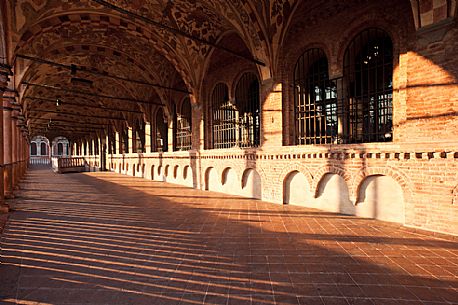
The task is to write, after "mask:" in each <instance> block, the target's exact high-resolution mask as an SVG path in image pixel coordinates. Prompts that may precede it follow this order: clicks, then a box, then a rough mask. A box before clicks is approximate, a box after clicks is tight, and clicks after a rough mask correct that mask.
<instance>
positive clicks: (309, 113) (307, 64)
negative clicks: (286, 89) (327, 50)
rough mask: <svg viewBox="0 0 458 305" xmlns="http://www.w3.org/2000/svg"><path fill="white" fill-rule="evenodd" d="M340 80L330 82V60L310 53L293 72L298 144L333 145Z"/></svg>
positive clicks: (315, 52)
mask: <svg viewBox="0 0 458 305" xmlns="http://www.w3.org/2000/svg"><path fill="white" fill-rule="evenodd" d="M338 83H339V81H338V80H332V81H330V80H329V75H328V60H327V58H326V55H325V54H324V52H323V51H322V50H321V49H310V50H308V51H306V52H305V53H304V54H302V56H301V57H300V58H299V59H298V61H297V63H296V67H295V69H294V98H295V99H294V101H295V122H296V133H295V135H296V144H297V145H301V144H328V143H334V142H335V141H336V139H337V132H338V117H337V111H338V99H337V92H338V90H337V84H338Z"/></svg>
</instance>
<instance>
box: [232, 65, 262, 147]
mask: <svg viewBox="0 0 458 305" xmlns="http://www.w3.org/2000/svg"><path fill="white" fill-rule="evenodd" d="M235 107H236V109H237V116H238V117H237V120H236V122H237V132H236V137H237V139H236V142H237V145H238V146H239V147H256V146H259V144H260V129H261V118H260V113H261V111H260V98H259V81H258V78H257V76H256V75H255V74H253V73H250V72H248V73H245V74H243V75H242V77H241V78H240V80H239V82H238V83H237V87H236V89H235Z"/></svg>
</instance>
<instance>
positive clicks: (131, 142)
mask: <svg viewBox="0 0 458 305" xmlns="http://www.w3.org/2000/svg"><path fill="white" fill-rule="evenodd" d="M127 133H128V135H129V137H128V141H127V142H128V143H129V144H128V145H129V153H130V154H131V153H133V152H134V149H133V148H134V145H135V143H134V141H135V139H134V131H133V128H132V127H128V131H127Z"/></svg>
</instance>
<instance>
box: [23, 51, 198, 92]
mask: <svg viewBox="0 0 458 305" xmlns="http://www.w3.org/2000/svg"><path fill="white" fill-rule="evenodd" d="M16 57H19V58H22V59H27V60H31V61H34V62H39V63H42V64H47V65H50V66H55V67H60V68H64V69H67V70H70V71H71V72H72V73H76V72H77V71H82V72H85V73H90V74H93V75H97V76H102V77H106V78H112V79H117V80H122V81H125V82H131V83H135V84H139V85H146V86H151V87H156V88H161V89H166V90H171V91H176V92H180V93H186V94H191V93H190V92H189V91H187V90H183V89H179V88H174V87H168V86H164V85H160V84H154V83H148V82H144V81H141V80H135V79H129V78H125V77H120V76H116V75H111V74H108V73H104V72H97V71H94V70H90V69H88V68H86V67H83V66H77V65H73V64H71V65H65V64H61V63H58V62H54V61H50V60H47V59H43V58H38V57H33V56H28V55H23V54H17V55H16Z"/></svg>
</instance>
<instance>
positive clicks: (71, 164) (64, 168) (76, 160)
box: [52, 157, 87, 173]
mask: <svg viewBox="0 0 458 305" xmlns="http://www.w3.org/2000/svg"><path fill="white" fill-rule="evenodd" d="M86 167H87V162H86V160H85V159H84V158H82V157H69V158H52V168H53V170H54V171H55V172H58V173H65V172H84V171H86Z"/></svg>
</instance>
